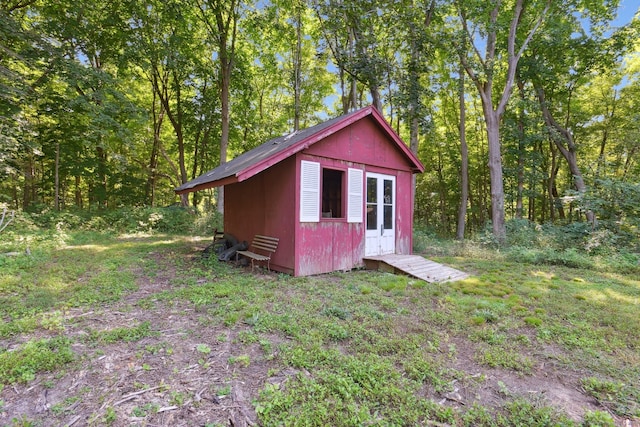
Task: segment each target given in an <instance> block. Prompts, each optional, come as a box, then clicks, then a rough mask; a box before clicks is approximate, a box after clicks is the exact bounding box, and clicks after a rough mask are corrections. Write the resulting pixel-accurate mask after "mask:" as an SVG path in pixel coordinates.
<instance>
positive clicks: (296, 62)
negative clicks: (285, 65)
mask: <svg viewBox="0 0 640 427" xmlns="http://www.w3.org/2000/svg"><path fill="white" fill-rule="evenodd" d="M295 8H296V17H295V25H296V50H295V53H294V55H293V130H294V132H295V131H297V130H299V129H300V92H301V86H302V82H301V80H302V12H301V10H300V9H301V7H300V5H296V6H295Z"/></svg>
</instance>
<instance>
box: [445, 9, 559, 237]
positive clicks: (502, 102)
mask: <svg viewBox="0 0 640 427" xmlns="http://www.w3.org/2000/svg"><path fill="white" fill-rule="evenodd" d="M550 4H551V2H550V1H546V2H545V3H544V4H543V5H538V4H537V3H533V4H528V3H525V2H524V0H516V1H515V3H514V4H513V6H512V8H511V10H509V6H511V3H508V4H503V2H502V1H501V0H497V1H494V2H492V3H491V4H489V5H487V3H486V2H480V3H478V2H474V1H462V0H460V1H457V7H458V14H459V18H460V23H461V27H462V30H463V32H462V36H463V40H464V41H463V42H462V43H460V44H459V45H458V54H459V56H460V61H461V63H462V65H463V67H464V69H465V71H466V72H467V74H468V76H469V78H470V79H471V81H472V82H473V83H474V85H475V87H476V89H477V90H478V94H479V95H480V99H481V101H482V110H483V112H484V118H485V121H486V132H487V140H488V143H489V153H488V155H489V173H490V179H491V219H492V224H493V235H494V236H495V238H496V239H498V241H501V242H502V241H504V240H505V238H506V228H505V211H504V182H503V174H502V157H501V156H502V150H501V142H500V124H501V121H502V117H503V115H504V113H505V111H506V108H507V103H508V102H509V98H510V97H511V92H512V88H513V85H514V81H515V74H516V69H517V66H518V61H519V60H520V58H521V57H522V54H523V53H524V51H525V49H526V48H527V46H528V44H529V42H530V41H531V39H532V38H533V35H534V34H535V32H536V31H537V30H538V27H539V26H540V24H541V23H542V20H543V19H544V17H545V16H546V14H547V11H548V10H549V7H550ZM534 7H539V8H541V9H542V10H541V12H540V13H539V14H538V18H537V19H535V20H534V21H532V20H531V19H529V17H528V16H527V14H526V13H525V12H526V11H527V8H529V9H532V8H534ZM506 15H508V16H509V18H508V21H507V20H505V16H506ZM470 16H473V17H474V18H473V19H474V20H473V21H471V20H470V19H471V18H470ZM525 24H529V25H528V28H526V29H524V28H523V27H524V26H525ZM505 27H506V28H505ZM504 29H506V30H507V31H504ZM519 30H520V36H521V37H522V32H523V31H526V33H525V36H524V38H523V40H522V42H521V43H520V46H519V47H518V46H516V44H517V39H518V36H519ZM503 33H506V34H507V37H506V40H498V36H499V35H500V34H503ZM483 35H484V36H485V37H483ZM467 45H470V46H471V49H467V48H466V46H467ZM482 45H484V47H485V50H484V54H482V53H481V52H480V47H481V46H482ZM467 52H473V53H472V54H467ZM470 55H472V56H470ZM501 69H506V72H504V76H503V78H504V81H503V83H502V89H500V88H498V87H497V84H498V83H499V81H498V80H497V78H498V77H499V74H500V71H501Z"/></svg>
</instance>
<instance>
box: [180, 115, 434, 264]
mask: <svg viewBox="0 0 640 427" xmlns="http://www.w3.org/2000/svg"><path fill="white" fill-rule="evenodd" d="M423 171H424V166H423V165H422V164H421V163H420V161H419V160H418V159H417V157H416V156H415V155H414V154H413V153H412V152H411V151H410V150H409V149H408V148H407V146H406V145H405V144H404V143H403V142H402V140H401V139H400V137H399V136H398V135H397V134H396V133H395V132H394V131H393V129H392V128H391V127H390V126H389V124H388V123H387V122H386V121H385V119H384V118H383V117H382V115H381V114H380V113H379V112H378V111H377V110H376V109H375V108H373V107H366V108H363V109H360V110H357V111H354V112H352V113H349V114H346V115H343V116H340V117H337V118H335V119H331V120H328V121H326V122H324V123H321V124H319V125H316V126H313V127H310V128H308V129H304V130H300V131H297V132H294V133H292V134H289V135H286V136H282V137H278V138H275V139H272V140H270V141H268V142H266V143H264V144H262V145H260V146H259V147H257V148H254V149H253V150H251V151H248V152H246V153H244V154H242V155H240V156H238V157H236V158H235V159H233V160H231V161H230V162H228V163H225V164H223V165H221V166H219V167H218V168H216V169H213V170H211V171H209V172H207V173H205V174H203V175H202V176H200V177H198V178H196V179H194V180H192V181H189V182H187V183H185V184H183V185H182V186H180V187H178V188H177V189H176V190H175V191H176V192H177V193H178V194H182V193H188V192H191V191H197V190H202V189H205V188H212V187H218V186H221V185H224V186H225V187H224V188H225V190H224V229H225V232H227V233H230V234H232V235H234V236H235V237H236V238H238V239H239V240H246V241H249V242H250V241H251V240H252V239H253V236H254V235H256V234H262V235H268V236H273V237H277V238H279V239H280V242H279V246H278V250H277V251H276V252H275V254H273V256H272V258H271V268H272V269H274V270H277V271H282V272H285V273H288V274H293V275H294V276H307V275H311V274H320V273H328V272H331V271H336V270H350V269H352V268H355V267H361V266H363V265H364V262H363V258H364V257H366V256H375V255H383V254H388V253H397V254H410V253H411V248H412V228H413V194H412V175H413V174H414V173H419V172H423Z"/></svg>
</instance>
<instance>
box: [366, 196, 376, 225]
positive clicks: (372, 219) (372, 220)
mask: <svg viewBox="0 0 640 427" xmlns="http://www.w3.org/2000/svg"><path fill="white" fill-rule="evenodd" d="M377 228H378V205H372V204H369V203H367V230H376V229H377Z"/></svg>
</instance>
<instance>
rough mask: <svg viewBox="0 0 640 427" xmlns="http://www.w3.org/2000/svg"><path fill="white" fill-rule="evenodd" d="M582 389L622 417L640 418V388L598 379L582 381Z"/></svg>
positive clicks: (592, 378) (589, 378)
mask: <svg viewBox="0 0 640 427" xmlns="http://www.w3.org/2000/svg"><path fill="white" fill-rule="evenodd" d="M582 387H583V388H584V390H585V391H586V392H587V393H588V394H589V395H591V396H593V397H595V398H596V399H597V400H598V402H599V403H600V404H601V405H602V406H604V407H606V408H609V409H610V410H611V411H613V412H614V413H616V414H618V415H621V416H630V417H640V387H639V386H638V384H637V383H636V384H629V385H627V384H625V383H623V382H620V381H611V380H602V379H599V378H596V377H588V378H583V379H582Z"/></svg>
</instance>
